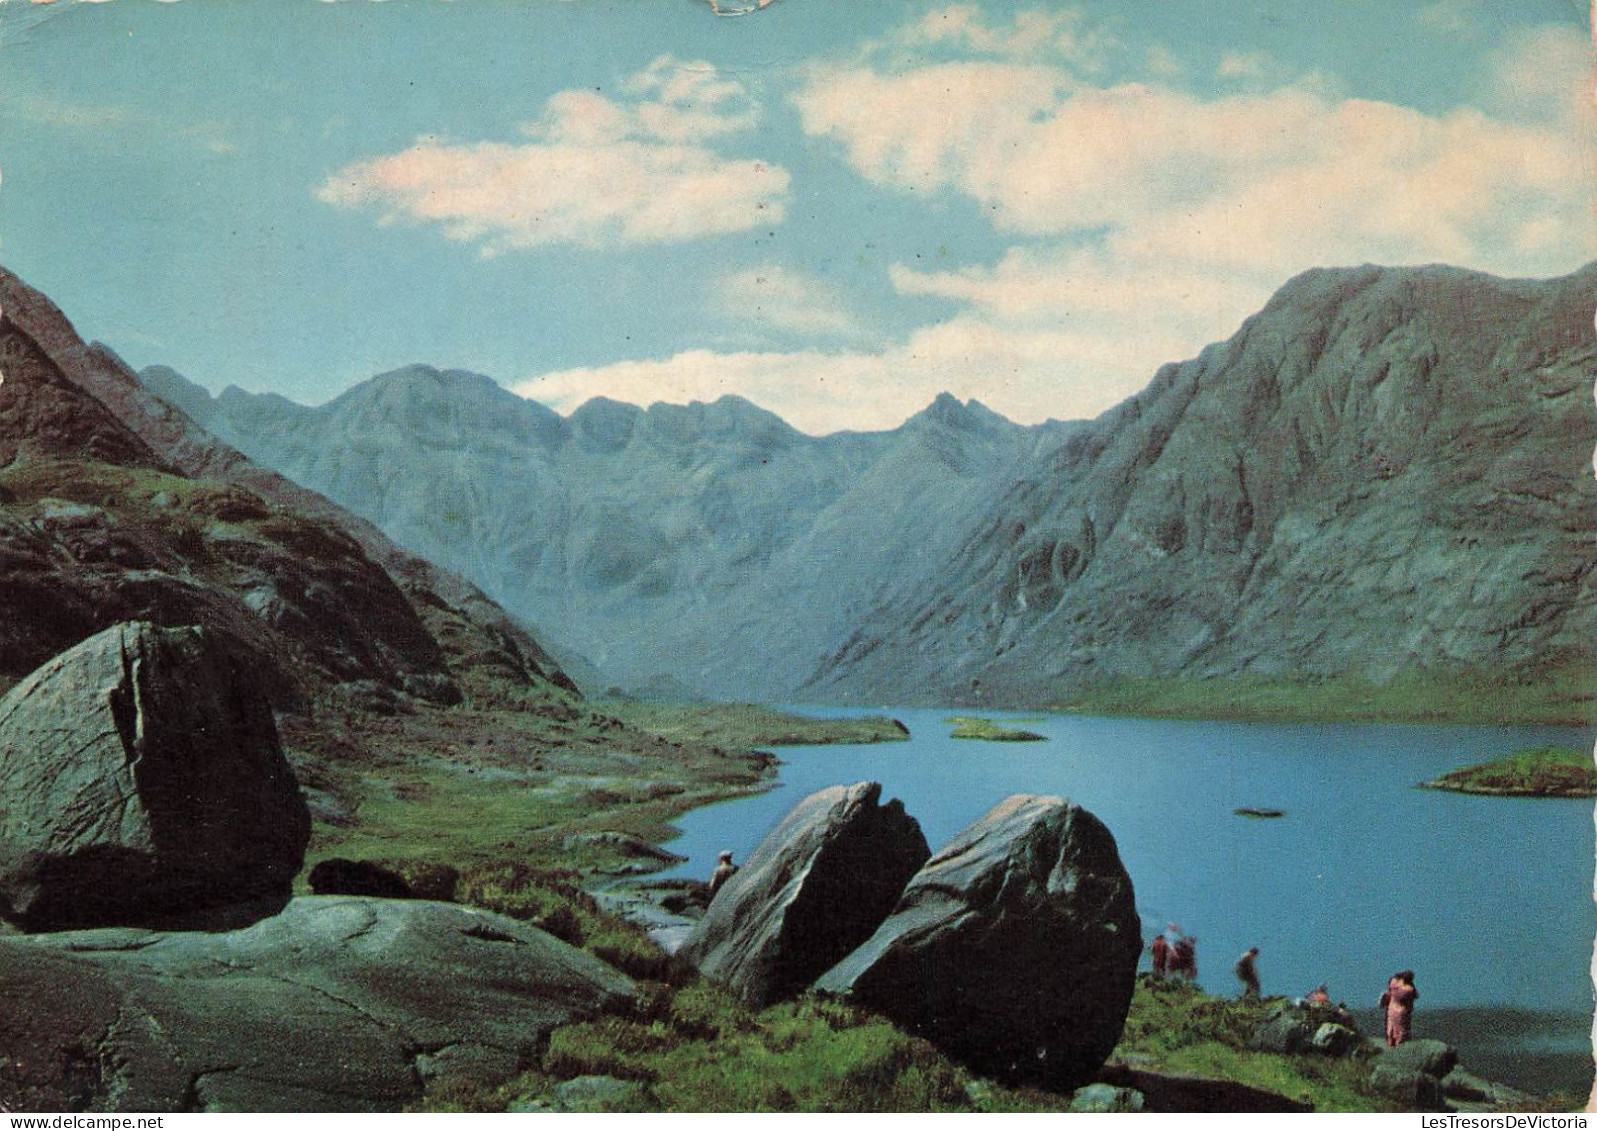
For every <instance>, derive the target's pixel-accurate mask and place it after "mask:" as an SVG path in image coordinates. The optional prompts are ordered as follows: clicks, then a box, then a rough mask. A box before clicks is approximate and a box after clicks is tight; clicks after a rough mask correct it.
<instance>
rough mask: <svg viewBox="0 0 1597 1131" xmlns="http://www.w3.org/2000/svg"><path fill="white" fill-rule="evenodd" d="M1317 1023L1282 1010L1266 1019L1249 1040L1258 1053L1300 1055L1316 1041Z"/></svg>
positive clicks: (1294, 1012) (1249, 1044) (1251, 1046)
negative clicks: (1299, 1053)
mask: <svg viewBox="0 0 1597 1131" xmlns="http://www.w3.org/2000/svg"><path fill="white" fill-rule="evenodd" d="M1316 1029H1317V1023H1316V1022H1315V1021H1313V1020H1312V1019H1310V1018H1308V1017H1305V1016H1302V1015H1301V1014H1299V1013H1297V1012H1296V1011H1293V1010H1282V1011H1281V1012H1280V1013H1277V1014H1276V1015H1275V1016H1273V1017H1270V1018H1268V1019H1266V1020H1265V1021H1264V1022H1263V1023H1261V1024H1260V1025H1259V1027H1258V1028H1257V1029H1255V1030H1254V1031H1253V1035H1252V1036H1251V1037H1249V1038H1248V1047H1249V1048H1250V1049H1253V1050H1254V1051H1256V1052H1274V1053H1288V1054H1290V1053H1298V1052H1302V1051H1303V1050H1304V1049H1306V1048H1308V1047H1309V1045H1310V1043H1311V1042H1312V1041H1313V1040H1314V1034H1315V1031H1316Z"/></svg>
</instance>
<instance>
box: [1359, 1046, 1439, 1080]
mask: <svg viewBox="0 0 1597 1131" xmlns="http://www.w3.org/2000/svg"><path fill="white" fill-rule="evenodd" d="M1377 1061H1378V1063H1381V1064H1390V1065H1395V1066H1397V1067H1399V1068H1411V1069H1413V1070H1414V1071H1416V1072H1423V1073H1425V1074H1426V1075H1427V1076H1435V1077H1436V1078H1437V1079H1438V1080H1439V1079H1441V1078H1442V1077H1443V1076H1446V1075H1447V1074H1448V1073H1449V1072H1451V1071H1452V1070H1453V1069H1454V1068H1455V1067H1457V1065H1458V1050H1457V1049H1455V1048H1454V1047H1453V1046H1452V1045H1450V1044H1448V1043H1447V1042H1446V1041H1435V1040H1427V1039H1424V1038H1421V1039H1418V1040H1411V1041H1404V1042H1403V1043H1402V1044H1400V1045H1398V1046H1397V1047H1396V1048H1386V1049H1382V1050H1381V1052H1380V1055H1379V1056H1378V1057H1377Z"/></svg>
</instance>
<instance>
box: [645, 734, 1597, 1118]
mask: <svg viewBox="0 0 1597 1131" xmlns="http://www.w3.org/2000/svg"><path fill="white" fill-rule="evenodd" d="M802 710H803V711H804V712H805V713H808V714H817V715H826V714H853V713H862V712H849V711H828V710H825V709H815V708H808V707H807V708H803V709H802ZM872 713H874V712H872ZM887 713H889V714H891V715H892V716H893V717H894V718H897V719H901V720H902V721H903V722H904V723H905V724H906V725H908V727H909V728H910V732H911V736H912V737H911V740H910V741H909V742H906V743H888V744H883V745H877V746H816V747H786V748H783V749H782V750H781V751H779V753H780V756H781V758H782V761H783V765H782V766H781V770H780V774H781V777H780V780H781V784H780V786H779V787H778V788H776V789H774V790H772V791H770V792H769V793H765V794H762V795H759V796H755V797H751V798H745V799H739V800H736V801H730V802H723V803H721V804H718V805H711V806H707V807H705V808H703V809H699V810H696V811H694V812H692V813H689V814H687V815H685V816H684V817H683V818H682V819H681V820H680V821H678V822H677V824H678V826H679V827H680V828H681V829H682V836H681V837H680V839H678V840H676V841H674V842H672V843H671V844H670V845H669V847H670V848H671V849H672V850H673V851H675V852H679V853H682V854H684V855H686V856H688V857H689V862H688V863H687V864H684V865H682V866H681V867H679V868H677V869H674V870H673V873H672V874H682V875H700V876H708V875H709V873H710V871H711V869H713V868H714V866H715V855H716V853H717V852H718V851H719V850H721V849H723V848H730V849H732V850H733V851H734V853H735V854H736V856H737V859H738V860H740V861H741V860H743V859H745V858H746V857H747V856H748V854H749V852H750V851H751V850H752V849H753V848H754V847H755V845H757V844H758V843H759V842H760V840H761V839H762V838H763V837H764V835H765V834H766V833H767V832H768V831H769V830H770V829H771V827H772V826H773V825H775V823H776V822H777V821H778V820H780V819H781V817H782V816H783V815H784V814H785V813H786V812H787V811H788V809H789V808H791V807H792V806H793V804H794V803H796V802H797V801H798V800H799V799H800V798H802V797H804V796H805V795H807V794H809V793H812V792H814V791H815V790H818V789H823V788H825V787H827V786H830V785H837V784H841V783H847V782H855V781H862V780H866V779H874V780H877V781H880V782H882V783H883V787H884V796H886V797H899V798H902V799H903V801H904V804H905V806H906V807H907V808H908V810H909V812H910V813H911V814H912V815H913V816H914V817H916V818H917V819H918V820H919V821H920V823H921V827H922V829H923V830H924V831H925V833H926V839H927V841H928V842H929V843H930V845H931V847H932V849H933V851H936V849H937V847H938V846H939V845H941V844H943V843H944V842H945V841H947V840H948V839H949V838H950V837H952V836H953V835H954V834H955V833H956V832H958V831H959V830H960V829H962V828H964V827H965V826H966V825H968V824H969V823H970V822H971V821H973V820H974V819H976V818H977V817H979V816H980V815H981V814H982V813H984V812H986V811H987V809H989V808H990V807H991V806H992V805H994V804H995V803H996V802H998V801H999V800H1001V799H1003V798H1004V797H1007V796H1009V795H1010V794H1013V793H1052V794H1059V795H1062V796H1065V797H1068V798H1070V799H1072V800H1074V801H1076V802H1078V803H1079V804H1081V805H1083V806H1085V807H1086V808H1088V809H1090V810H1091V811H1092V812H1094V813H1095V814H1097V815H1098V816H1099V817H1101V818H1102V819H1103V820H1104V822H1105V823H1106V824H1107V825H1108V826H1109V828H1110V829H1111V830H1112V831H1113V832H1114V834H1115V839H1116V841H1117V842H1118V844H1119V847H1120V854H1121V858H1122V859H1123V860H1124V862H1125V865H1126V868H1127V870H1128V871H1129V872H1130V874H1131V877H1132V881H1133V883H1134V884H1135V886H1136V890H1137V905H1138V911H1139V912H1140V913H1141V916H1142V923H1143V934H1144V936H1145V938H1146V939H1149V940H1151V939H1152V937H1153V935H1154V934H1155V933H1156V932H1157V931H1159V930H1162V929H1163V928H1164V926H1165V924H1166V923H1170V922H1176V923H1179V924H1180V925H1181V926H1182V928H1183V929H1184V930H1185V931H1186V932H1187V933H1188V934H1192V935H1196V936H1197V937H1198V940H1199V942H1198V964H1199V975H1200V979H1199V980H1200V982H1201V983H1202V984H1203V985H1204V986H1205V987H1206V988H1208V989H1210V990H1211V991H1214V992H1217V993H1232V992H1235V990H1236V988H1237V987H1236V982H1235V979H1234V977H1233V976H1232V974H1231V966H1232V963H1233V962H1234V961H1235V960H1236V958H1237V956H1238V955H1239V954H1240V953H1241V952H1242V951H1244V950H1246V949H1247V948H1248V947H1250V946H1258V947H1259V948H1260V956H1259V972H1260V976H1261V980H1262V981H1263V984H1264V989H1265V992H1266V993H1279V994H1289V995H1293V996H1296V995H1301V994H1304V993H1307V992H1308V991H1309V990H1310V989H1312V988H1313V987H1314V986H1316V985H1317V984H1319V983H1320V982H1326V983H1328V984H1329V986H1330V989H1331V994H1332V997H1333V998H1335V999H1338V1000H1344V1001H1346V1002H1347V1003H1348V1004H1349V1005H1351V1006H1355V1007H1362V1006H1371V1005H1373V1004H1374V1002H1375V999H1376V998H1377V997H1378V996H1379V995H1380V993H1381V991H1382V989H1384V988H1385V985H1386V980H1387V977H1388V976H1389V975H1390V974H1391V973H1392V972H1393V971H1394V970H1399V969H1405V968H1412V969H1413V970H1415V971H1416V973H1417V979H1416V980H1417V983H1418V985H1419V988H1420V995H1421V996H1420V1012H1419V1013H1418V1014H1416V1031H1417V1034H1418V1035H1422V1036H1423V1035H1436V1036H1444V1037H1445V1036H1447V1035H1448V1034H1443V1033H1431V1034H1427V1033H1426V1032H1425V1031H1424V1016H1425V1011H1426V1010H1428V1009H1443V1010H1444V1011H1448V1010H1457V1009H1460V1008H1463V1009H1464V1010H1465V1011H1468V1009H1469V1008H1470V1007H1481V1006H1498V1007H1511V1008H1512V1009H1515V1010H1524V1011H1529V1012H1532V1013H1536V1014H1547V1015H1551V1016H1552V1018H1553V1020H1554V1022H1555V1024H1554V1025H1553V1029H1554V1030H1555V1032H1554V1033H1553V1035H1552V1036H1551V1037H1548V1036H1547V1035H1546V1034H1545V1033H1544V1034H1543V1035H1541V1036H1540V1037H1538V1038H1537V1039H1538V1040H1541V1041H1543V1042H1545V1041H1548V1040H1551V1041H1552V1042H1553V1044H1554V1045H1555V1046H1558V1047H1559V1048H1562V1049H1563V1050H1564V1051H1566V1052H1572V1053H1573V1054H1574V1059H1575V1063H1577V1064H1583V1069H1582V1070H1583V1072H1584V1077H1585V1079H1586V1080H1587V1081H1588V1082H1589V1078H1590V1071H1589V1067H1590V1066H1589V1059H1588V1054H1589V1044H1588V1043H1587V1037H1586V1034H1587V1033H1588V1032H1589V1029H1590V1021H1591V1015H1592V1009H1593V999H1592V982H1591V974H1590V968H1591V956H1592V942H1593V937H1594V936H1597V909H1594V905H1593V860H1594V857H1597V844H1594V833H1593V809H1592V805H1591V803H1590V802H1587V801H1568V800H1540V799H1517V798H1500V797H1469V796H1465V795H1462V794H1453V793H1441V792H1437V791H1434V790H1421V789H1414V788H1412V787H1413V785H1414V783H1416V782H1419V781H1422V780H1426V779H1429V778H1432V777H1435V776H1437V775H1438V774H1440V773H1443V772H1445V771H1447V770H1450V769H1454V768H1456V767H1458V766H1462V765H1467V764H1470V763H1474V762H1481V761H1486V760H1489V759H1492V758H1496V757H1500V756H1501V755H1503V754H1505V753H1508V752H1510V751H1513V750H1518V749H1523V748H1525V747H1528V746H1538V745H1543V744H1547V743H1558V744H1562V745H1573V746H1583V747H1588V748H1589V747H1590V746H1591V743H1592V737H1593V736H1592V735H1591V734H1589V733H1587V732H1584V731H1579V730H1570V729H1560V728H1486V727H1428V726H1389V725H1381V726H1375V725H1370V726H1350V725H1335V726H1333V725H1278V724H1248V723H1223V722H1220V723H1209V722H1170V721H1154V720H1143V719H1121V718H1115V719H1109V718H1091V717H1084V716H1075V715H1059V716H1052V717H1043V718H1039V717H1036V716H1026V717H1025V720H1024V721H1021V722H1017V723H1016V724H1015V725H1018V726H1023V727H1024V728H1025V729H1028V730H1033V731H1037V732H1039V733H1042V734H1046V735H1047V736H1048V737H1049V739H1050V741H1048V742H1029V743H997V742H972V741H961V740H955V739H951V738H949V737H948V732H949V730H950V729H951V727H950V726H949V725H947V724H946V723H944V721H943V719H944V717H945V715H947V714H948V713H949V712H946V711H932V710H902V711H900V710H892V711H889V712H887ZM1000 721H1001V720H1000ZM1239 806H1250V807H1258V808H1275V809H1284V810H1286V814H1287V815H1286V816H1285V817H1283V818H1280V819H1276V820H1259V819H1248V818H1243V817H1238V816H1235V815H1234V814H1233V813H1232V810H1233V809H1235V808H1237V807H1239ZM1478 1012H1479V1011H1478V1010H1477V1011H1476V1013H1477V1014H1478ZM1463 1051H1466V1053H1467V1050H1463ZM1499 1078H1504V1079H1506V1078H1507V1077H1506V1076H1501V1075H1500V1077H1499ZM1508 1082H1511V1083H1512V1082H1514V1081H1513V1080H1508ZM1530 1082H1531V1083H1541V1084H1544V1085H1545V1084H1546V1081H1542V1080H1536V1081H1530ZM1582 1086H1583V1085H1582Z"/></svg>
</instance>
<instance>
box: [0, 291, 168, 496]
mask: <svg viewBox="0 0 1597 1131" xmlns="http://www.w3.org/2000/svg"><path fill="white" fill-rule="evenodd" d="M95 364H96V359H95V357H94V355H93V353H92V351H91V349H90V347H89V346H87V345H86V344H85V343H84V341H83V339H82V338H80V337H78V334H77V331H76V330H74V329H73V328H72V323H71V322H69V321H67V317H66V315H64V314H62V313H61V311H60V309H59V308H58V307H57V306H56V305H55V304H54V303H53V302H51V301H50V300H49V299H48V298H46V297H45V296H44V295H42V294H40V293H39V292H38V291H36V290H34V289H33V288H32V287H30V286H28V285H27V284H26V283H24V282H23V281H22V280H21V279H19V278H17V276H16V275H14V274H12V273H11V272H10V271H7V270H6V269H4V268H3V267H0V374H3V379H4V384H3V385H0V465H4V464H8V463H10V462H11V461H12V460H14V459H15V458H16V457H17V455H18V454H20V453H22V452H36V453H39V454H42V455H47V456H54V457H65V458H74V459H75V458H80V457H86V458H89V459H94V460H100V461H102V462H104V463H113V464H122V465H125V466H129V467H152V466H153V467H160V466H162V461H161V459H160V458H159V457H158V456H156V454H155V453H154V452H153V451H151V450H150V448H149V446H148V445H146V444H145V443H144V441H142V440H141V439H139V438H138V436H136V435H135V434H134V433H133V432H132V431H131V430H130V429H129V428H128V427H127V425H125V424H124V423H123V422H122V421H120V420H119V419H117V417H116V414H115V413H114V412H113V411H112V410H111V409H110V408H109V407H108V406H107V405H106V404H105V403H104V402H103V401H101V399H100V398H99V397H98V396H97V395H96V393H95V391H94V390H95V383H94V380H93V375H92V370H93V367H94V366H95Z"/></svg>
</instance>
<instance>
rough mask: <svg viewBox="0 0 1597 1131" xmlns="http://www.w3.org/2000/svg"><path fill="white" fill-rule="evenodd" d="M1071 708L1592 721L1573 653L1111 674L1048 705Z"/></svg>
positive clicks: (1594, 689) (1475, 722)
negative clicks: (1371, 668) (1406, 665)
mask: <svg viewBox="0 0 1597 1131" xmlns="http://www.w3.org/2000/svg"><path fill="white" fill-rule="evenodd" d="M1057 706H1058V708H1059V709H1061V710H1066V711H1072V712H1076V713H1079V714H1100V715H1138V716H1144V717H1149V718H1182V719H1240V720H1248V721H1257V722H1387V723H1418V722H1424V723H1448V724H1460V725H1472V726H1592V725H1594V724H1597V664H1594V663H1593V661H1592V659H1591V658H1590V657H1572V658H1566V659H1562V660H1559V661H1556V662H1550V663H1547V664H1544V665H1542V666H1541V667H1540V668H1538V669H1537V670H1535V671H1531V672H1493V671H1481V670H1468V671H1455V672H1433V671H1422V672H1411V673H1405V674H1403V675H1401V676H1398V677H1397V678H1394V679H1392V680H1389V681H1386V682H1375V681H1371V680H1367V679H1363V678H1360V677H1356V676H1337V677H1330V678H1324V679H1315V678H1280V679H1275V678H1272V679H1264V678H1251V677H1239V678H1234V679H1212V680H1175V679H1131V678H1124V679H1114V680H1108V681H1105V682H1104V683H1101V684H1096V685H1093V686H1090V687H1086V688H1082V689H1079V690H1077V691H1075V692H1073V693H1072V694H1071V695H1070V696H1069V697H1068V698H1066V699H1064V700H1063V701H1062V702H1060V703H1059V704H1057Z"/></svg>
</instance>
